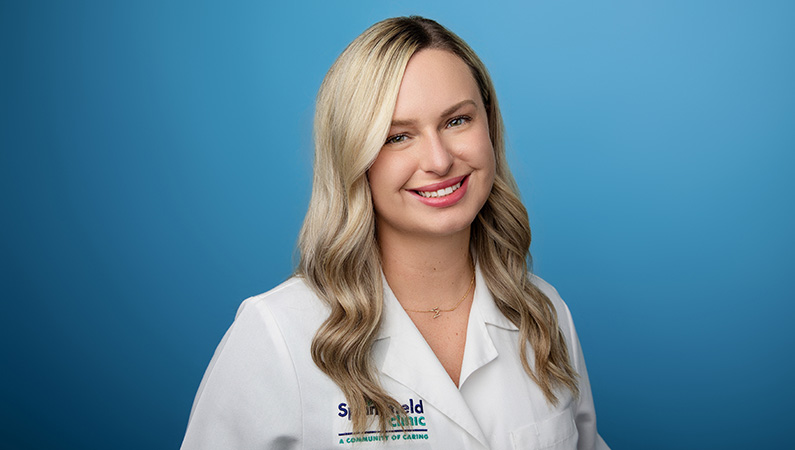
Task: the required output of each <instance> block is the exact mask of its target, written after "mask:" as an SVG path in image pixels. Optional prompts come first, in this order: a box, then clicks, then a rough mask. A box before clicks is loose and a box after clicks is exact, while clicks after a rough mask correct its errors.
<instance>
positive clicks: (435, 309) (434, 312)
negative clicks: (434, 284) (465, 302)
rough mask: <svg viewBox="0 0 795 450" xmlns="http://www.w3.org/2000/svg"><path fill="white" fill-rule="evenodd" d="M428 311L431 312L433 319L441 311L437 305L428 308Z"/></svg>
mask: <svg viewBox="0 0 795 450" xmlns="http://www.w3.org/2000/svg"><path fill="white" fill-rule="evenodd" d="M430 312H432V313H433V318H434V319H435V318H437V317H439V315H441V314H442V312H441V311H439V307H438V306H437V307H436V308H432V309H431V310H430Z"/></svg>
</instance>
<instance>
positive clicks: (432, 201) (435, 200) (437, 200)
mask: <svg viewBox="0 0 795 450" xmlns="http://www.w3.org/2000/svg"><path fill="white" fill-rule="evenodd" d="M459 182H460V183H461V187H460V188H458V189H456V191H455V192H453V193H452V194H449V195H446V196H444V197H423V196H421V195H420V194H419V193H417V191H426V192H427V191H438V190H439V189H444V188H447V187H450V186H454V185H456V184H458V183H459ZM468 186H469V175H464V176H460V177H456V178H451V179H449V180H445V181H442V182H441V183H434V184H429V185H427V186H422V187H420V188H417V189H410V190H409V192H410V193H411V195H413V196H414V198H416V199H417V200H419V201H420V202H422V203H424V204H426V205H428V206H433V207H435V208H446V207H448V206H452V205H455V204H456V203H458V202H459V201H460V200H461V199H462V198H464V194H466V192H467V187H468Z"/></svg>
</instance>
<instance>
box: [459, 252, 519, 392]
mask: <svg viewBox="0 0 795 450" xmlns="http://www.w3.org/2000/svg"><path fill="white" fill-rule="evenodd" d="M475 274H476V283H475V296H474V299H473V302H472V309H471V310H470V313H469V325H468V326H467V342H466V347H465V348H464V361H463V363H462V364H461V378H460V379H459V386H463V385H464V383H466V380H467V378H469V376H470V375H472V374H473V373H475V371H477V370H478V369H480V368H481V367H483V366H485V365H486V364H488V363H490V362H491V361H493V360H494V359H495V358H497V356H498V355H499V352H498V351H497V347H496V346H495V345H494V341H493V340H492V339H491V335H490V334H489V332H488V330H487V329H486V324H487V323H489V324H492V325H493V324H494V322H495V319H496V320H497V321H499V326H504V325H506V324H505V323H504V322H507V323H508V324H510V326H513V324H512V323H510V321H508V320H507V319H506V318H505V316H503V315H502V313H501V312H500V311H499V309H497V306H496V305H495V304H494V298H493V297H492V296H491V292H489V288H488V286H486V282H485V280H484V279H483V274H482V273H481V271H480V266H477V267H476V269H475ZM503 321H504V322H503ZM514 328H515V327H514Z"/></svg>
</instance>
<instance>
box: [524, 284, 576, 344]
mask: <svg viewBox="0 0 795 450" xmlns="http://www.w3.org/2000/svg"><path fill="white" fill-rule="evenodd" d="M530 282H531V283H533V284H534V285H535V287H537V288H538V289H539V290H540V291H541V292H543V293H544V295H546V296H547V298H548V299H549V301H550V302H552V306H554V307H555V312H556V313H557V316H558V325H559V326H560V328H561V330H562V331H563V332H564V335H569V334H571V333H572V332H573V329H574V321H573V320H572V317H571V311H570V310H569V306H568V305H567V304H566V302H565V301H563V298H561V296H560V294H559V293H558V290H557V289H555V287H554V286H552V285H551V284H549V283H548V282H546V281H545V280H544V279H542V278H541V277H539V276H537V275H534V274H532V273H531V274H530Z"/></svg>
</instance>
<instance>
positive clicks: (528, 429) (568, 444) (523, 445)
mask: <svg viewBox="0 0 795 450" xmlns="http://www.w3.org/2000/svg"><path fill="white" fill-rule="evenodd" d="M573 414H574V413H573V411H572V409H571V408H566V409H565V410H564V411H563V412H562V413H560V414H558V415H557V416H554V417H551V418H549V419H547V420H544V421H541V422H536V423H531V424H529V425H525V426H523V427H520V428H517V429H516V430H514V431H513V432H511V441H512V442H513V448H514V449H517V450H518V449H544V450H576V449H577V437H578V434H577V425H576V424H575V423H574V415H573Z"/></svg>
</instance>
